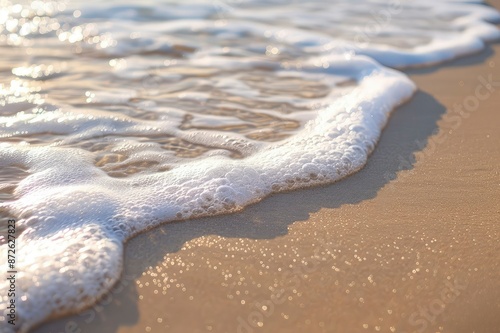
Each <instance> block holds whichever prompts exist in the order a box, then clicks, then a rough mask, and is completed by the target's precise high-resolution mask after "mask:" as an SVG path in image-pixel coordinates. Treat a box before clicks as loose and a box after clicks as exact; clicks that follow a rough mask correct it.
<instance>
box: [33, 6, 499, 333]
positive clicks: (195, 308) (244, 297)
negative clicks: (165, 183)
mask: <svg viewBox="0 0 500 333" xmlns="http://www.w3.org/2000/svg"><path fill="white" fill-rule="evenodd" d="M496 4H497V8H498V7H499V6H498V5H499V4H500V1H497V2H496ZM407 73H408V74H409V75H410V76H411V78H412V80H414V81H415V82H416V83H417V85H418V87H419V88H420V91H419V92H418V93H417V94H416V96H415V97H414V98H413V100H411V101H410V102H409V103H408V104H406V105H404V106H403V107H401V108H399V109H398V110H396V111H395V113H394V114H393V116H392V118H391V120H390V122H389V124H388V125H387V128H386V129H385V131H384V133H383V136H382V138H381V141H380V143H379V145H378V147H377V148H376V151H375V152H374V154H373V155H372V156H371V158H370V160H369V162H368V164H367V165H366V167H365V168H364V169H363V170H361V171H360V172H358V173H357V174H355V175H353V176H351V177H349V178H347V179H345V180H343V181H341V182H339V183H337V184H333V185H331V186H327V187H323V188H314V189H307V190H302V191H297V192H293V193H285V194H280V195H275V196H272V197H270V198H267V199H265V200H264V201H263V202H261V203H259V204H256V205H254V206H252V207H249V208H247V209H246V210H245V211H243V212H242V213H240V214H234V215H230V216H223V217H214V218H205V219H199V220H195V221H187V222H183V223H173V224H168V225H165V226H163V227H161V228H158V229H155V230H152V231H150V232H148V233H145V234H142V235H140V236H138V237H136V238H134V239H133V240H131V241H130V242H129V243H128V245H127V248H126V257H125V261H126V264H125V272H124V278H123V279H122V281H120V283H119V285H118V287H117V289H115V290H114V291H113V292H112V293H110V294H109V295H108V297H107V298H105V299H104V300H103V301H102V302H101V303H100V304H98V305H96V306H94V307H93V308H92V309H90V310H88V311H86V312H84V313H82V314H77V315H74V316H72V317H66V318H63V319H60V320H57V321H54V322H51V323H49V324H45V325H43V326H42V327H40V328H39V329H37V330H35V332H37V333H42V332H44V333H48V332H50V333H59V332H92V333H98V332H120V333H129V332H130V333H131V332H134V333H136V332H174V333H194V332H223V333H227V332H245V333H249V332H273V333H274V332H342V333H344V332H345V333H356V332H425V333H427V332H433V333H434V332H443V333H445V332H447V333H465V332H469V333H471V332H475V333H495V332H500V266H499V262H500V260H499V259H500V241H499V239H500V110H499V108H500V45H499V44H494V45H491V46H490V47H488V48H487V49H486V50H485V51H483V52H482V53H481V54H478V55H475V56H471V57H467V58H463V59H459V60H456V61H453V62H451V63H449V64H446V65H443V66H438V67H432V68H429V69H422V70H408V71H407ZM490 75H491V76H492V78H493V80H494V81H496V82H499V83H497V85H496V86H495V85H494V86H491V87H489V88H490V90H488V88H484V87H483V88H477V87H479V86H481V85H482V82H481V80H480V79H478V77H479V76H481V77H483V78H485V79H487V78H488V76H490ZM477 89H479V90H477ZM455 104H458V105H464V104H465V106H462V108H463V112H462V114H461V113H460V112H459V111H458V110H457V108H456V107H455V106H454V105H455ZM41 306H43V305H42V304H41Z"/></svg>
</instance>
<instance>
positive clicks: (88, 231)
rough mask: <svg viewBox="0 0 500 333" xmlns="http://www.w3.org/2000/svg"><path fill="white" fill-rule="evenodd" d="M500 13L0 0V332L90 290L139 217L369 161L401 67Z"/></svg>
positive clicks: (448, 50) (485, 27)
mask: <svg viewBox="0 0 500 333" xmlns="http://www.w3.org/2000/svg"><path fill="white" fill-rule="evenodd" d="M499 20H500V15H499V13H498V12H497V11H496V10H495V9H494V8H492V7H490V6H488V5H487V4H485V3H483V2H481V1H471V0H467V1H458V0H450V1H443V0H441V1H437V0H432V1H430V0H419V1H416V0H392V1H386V0H330V1H327V0H311V1H296V0H295V1H294V0H291V1H282V0H270V1H263V0H262V1H261V0H205V1H201V0H194V1H180V0H174V1H162V0H143V1H138V0H135V1H132V0H124V1H116V0H110V1H97V0H86V1H81V0H75V1H50V0H34V1H16V2H13V1H9V0H0V167H1V170H0V218H1V222H0V225H1V227H0V229H1V235H2V237H1V244H2V245H0V258H1V259H0V262H1V270H2V272H12V273H9V275H8V276H12V275H14V277H15V279H14V280H15V283H12V281H11V280H6V279H2V280H1V281H0V296H1V297H0V303H1V304H0V307H1V309H2V312H1V313H0V332H26V331H28V330H29V329H30V328H32V327H33V326H34V325H36V324H37V323H40V322H43V321H44V320H46V319H47V318H51V317H54V316H57V315H61V314H65V313H70V312H75V311H78V310H80V309H83V308H84V307H86V306H88V305H90V304H92V303H94V302H95V301H96V300H97V299H98V298H99V297H101V296H102V295H103V294H105V293H106V292H107V291H108V290H109V289H110V288H111V287H112V286H113V285H114V284H115V283H116V281H117V280H118V279H119V277H120V274H121V271H122V265H123V247H124V243H125V242H126V241H127V240H128V239H130V238H131V237H133V236H134V235H136V234H138V233H140V232H142V231H145V230H148V229H152V228H154V227H155V226H158V225H159V224H161V223H166V222H170V221H179V220H186V219H192V218H197V217H202V216H211V215H218V214H227V213H233V212H237V211H240V210H242V209H244V208H245V207H246V206H248V205H250V204H252V203H256V202H258V201H260V200H263V199H264V198H265V197H266V196H269V195H270V194H272V193H277V192H283V191H289V190H300V189H301V188H305V187H310V186H315V185H320V184H328V183H334V182H336V181H339V180H341V179H342V178H344V177H346V176H348V175H350V174H352V173H354V172H356V171H358V170H360V169H361V168H362V167H363V166H364V165H365V164H366V162H367V160H368V159H369V156H370V153H371V152H372V151H373V150H374V149H375V146H376V144H377V141H378V139H379V137H380V134H381V132H382V130H383V128H384V126H385V124H386V123H387V120H388V118H389V117H390V115H391V113H392V112H393V111H394V112H397V110H396V108H397V107H398V106H399V105H401V104H403V103H405V102H406V101H408V100H410V99H411V98H412V96H413V94H414V93H415V91H416V90H417V87H416V85H415V84H414V83H413V82H412V81H411V80H410V79H409V78H408V77H407V76H406V75H405V74H404V73H402V72H401V71H400V69H402V68H410V67H425V66H430V65H434V64H439V63H442V62H445V61H448V60H451V59H455V58H457V57H461V56H465V55H468V54H472V53H475V52H479V51H481V50H482V49H483V48H484V47H485V43H487V42H488V41H492V40H496V39H498V38H499V37H500V31H499V30H498V28H497V27H496V26H495V25H494V24H492V23H491V22H498V21H499ZM396 144H397V143H396ZM334 186H335V185H334ZM9 235H10V236H9ZM10 250H15V252H12V251H10ZM9 255H12V257H10V256H9ZM8 258H9V259H8ZM13 285H14V294H15V296H9V295H11V292H12V291H10V290H11V289H12V288H13V287H12V286H13ZM12 300H14V302H12ZM11 304H15V311H14V319H15V325H12V323H9V320H12V318H13V317H12V313H13V312H12V310H11V309H12V307H11V308H9V306H10V305H11Z"/></svg>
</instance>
